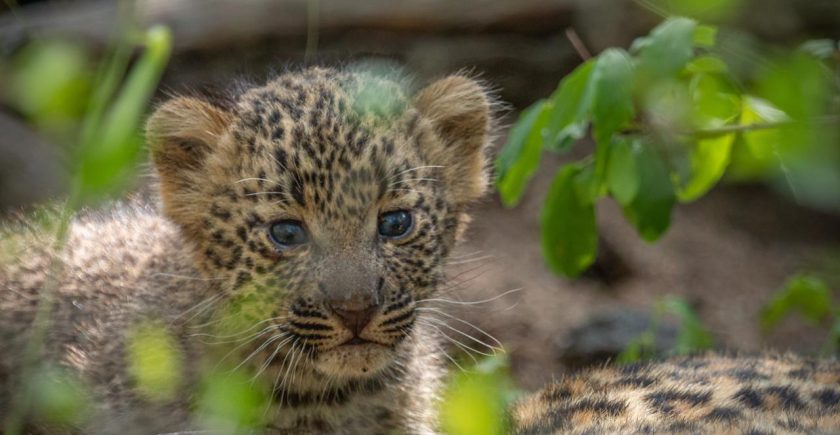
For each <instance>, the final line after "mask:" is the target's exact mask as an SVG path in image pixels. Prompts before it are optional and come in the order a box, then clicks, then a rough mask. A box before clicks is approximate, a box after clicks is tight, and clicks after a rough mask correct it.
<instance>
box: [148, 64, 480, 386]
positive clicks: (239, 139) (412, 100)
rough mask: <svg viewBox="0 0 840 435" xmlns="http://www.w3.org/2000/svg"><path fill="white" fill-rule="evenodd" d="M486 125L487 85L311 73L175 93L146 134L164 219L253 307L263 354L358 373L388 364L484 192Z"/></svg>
mask: <svg viewBox="0 0 840 435" xmlns="http://www.w3.org/2000/svg"><path fill="white" fill-rule="evenodd" d="M490 123H491V101H490V98H489V97H488V95H487V93H486V91H485V89H484V88H482V86H480V85H479V84H478V83H476V82H475V81H473V80H471V79H470V78H467V77H465V76H463V75H453V76H449V77H446V78H444V79H441V80H439V81H437V82H434V83H432V84H431V85H429V86H427V87H425V88H423V89H421V90H419V91H417V92H410V91H408V90H407V88H406V86H404V83H403V82H402V81H401V80H399V79H395V78H392V77H391V76H387V75H381V74H374V73H370V72H366V71H363V70H361V69H360V70H358V71H351V70H333V69H322V68H314V69H308V70H304V71H302V72H297V73H287V74H285V75H281V76H279V77H277V78H275V79H272V80H271V81H269V82H268V83H267V84H265V85H264V86H259V87H252V88H250V89H248V90H245V91H243V92H242V93H241V94H239V95H238V96H236V97H234V98H232V99H231V101H228V102H226V103H220V102H219V101H218V100H211V99H207V98H196V97H177V98H174V99H172V100H170V101H169V102H167V103H165V104H164V105H162V106H161V107H160V108H159V109H158V110H157V111H156V113H155V114H154V115H153V116H152V118H151V119H150V121H149V123H148V138H149V142H150V146H151V150H152V156H153V160H154V163H155V166H156V168H157V171H158V173H159V176H160V187H161V195H162V199H163V207H164V212H165V213H166V215H167V216H168V217H169V218H170V219H171V220H172V221H174V222H175V223H176V224H177V225H178V226H179V227H180V228H181V229H182V232H183V234H184V235H185V237H186V238H187V239H188V240H189V241H190V242H191V244H192V245H193V246H195V248H196V249H195V259H196V264H197V267H198V269H199V270H200V271H201V272H202V273H203V274H204V275H206V277H207V278H208V279H212V280H216V281H217V282H221V283H222V285H221V286H220V292H222V293H223V295H224V296H225V297H226V300H227V301H228V303H229V304H235V303H236V302H235V301H242V300H249V301H257V302H258V304H257V305H258V306H259V307H260V308H259V309H256V310H252V311H251V312H250V313H251V314H249V316H250V317H249V319H250V320H249V321H250V322H251V323H252V324H253V325H252V326H255V325H256V324H257V323H259V324H260V328H259V329H256V328H255V329H253V331H258V330H259V331H266V330H268V331H269V332H270V333H269V334H267V335H265V336H264V338H265V339H266V340H267V339H268V337H271V338H272V339H273V340H274V341H273V342H272V344H271V345H269V346H267V347H266V349H267V351H268V352H271V351H273V350H277V351H276V352H274V355H276V356H277V357H276V358H278V359H279V357H281V356H283V355H287V354H288V350H291V349H302V350H304V351H305V352H303V353H305V354H306V358H305V361H304V362H303V364H311V365H312V368H313V369H314V370H316V371H318V372H321V373H324V374H330V375H336V376H346V377H363V376H368V375H371V374H373V373H376V372H378V371H380V370H382V369H383V368H385V367H387V366H389V364H390V363H391V362H392V360H393V358H394V357H395V355H397V354H398V352H399V349H400V345H401V343H402V342H403V341H404V339H405V338H406V337H408V336H410V334H411V331H412V328H413V327H414V322H415V319H416V312H415V310H416V308H415V307H416V304H417V303H418V301H422V300H423V299H426V298H430V297H431V296H432V295H434V293H435V291H436V289H437V287H438V286H439V284H440V283H441V280H442V278H443V266H444V261H445V259H446V257H447V255H448V254H449V252H450V250H451V249H452V246H453V244H454V242H455V239H456V235H457V234H458V232H459V231H461V230H462V227H463V226H464V225H465V219H466V217H465V214H464V210H465V206H466V205H467V204H468V203H469V202H471V201H473V200H475V199H476V198H478V197H479V196H481V195H482V194H483V192H484V191H485V189H486V186H487V174H486V161H485V160H486V159H485V148H486V145H487V142H488V133H489V128H490ZM266 325H267V327H266V328H263V327H262V326H266ZM266 340H259V341H260V342H264V341H266Z"/></svg>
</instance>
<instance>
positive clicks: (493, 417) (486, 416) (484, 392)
mask: <svg viewBox="0 0 840 435" xmlns="http://www.w3.org/2000/svg"><path fill="white" fill-rule="evenodd" d="M509 390H510V386H509V381H508V375H507V364H506V363H505V361H504V359H502V358H499V357H490V358H487V359H485V360H482V361H480V362H479V363H478V364H476V367H475V368H473V369H471V370H465V371H460V372H458V373H456V374H455V376H454V377H453V379H452V381H451V382H450V383H449V385H448V386H447V388H446V391H445V392H444V396H443V401H442V402H441V410H440V419H441V427H442V429H443V432H444V433H446V434H452V435H472V434H475V435H484V434H488V435H493V434H498V435H502V434H506V433H509V431H508V418H507V414H506V409H507V405H508V401H509V400H508V399H509V394H508V392H509Z"/></svg>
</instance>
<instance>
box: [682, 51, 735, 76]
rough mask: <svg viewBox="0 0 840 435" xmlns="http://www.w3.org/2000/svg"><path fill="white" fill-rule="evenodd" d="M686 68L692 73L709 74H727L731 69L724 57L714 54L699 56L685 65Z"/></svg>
mask: <svg viewBox="0 0 840 435" xmlns="http://www.w3.org/2000/svg"><path fill="white" fill-rule="evenodd" d="M685 70H686V72H688V73H691V74H698V73H707V74H725V73H726V72H728V71H729V68H728V67H727V66H726V62H724V61H723V59H721V58H719V57H717V56H712V55H706V56H698V57H696V58H694V59H692V60H691V62H689V63H687V64H686V65H685Z"/></svg>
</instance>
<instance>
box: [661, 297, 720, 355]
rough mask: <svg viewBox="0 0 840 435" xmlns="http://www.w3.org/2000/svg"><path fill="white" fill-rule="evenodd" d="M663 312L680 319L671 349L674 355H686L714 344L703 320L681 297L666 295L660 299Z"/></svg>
mask: <svg viewBox="0 0 840 435" xmlns="http://www.w3.org/2000/svg"><path fill="white" fill-rule="evenodd" d="M661 303H662V305H663V309H664V311H665V312H668V313H671V314H673V315H675V316H677V317H678V318H679V319H680V331H679V333H678V334H677V343H676V345H675V346H674V349H672V352H673V353H674V354H676V355H688V354H691V353H696V352H697V351H700V350H705V349H710V348H711V347H712V345H713V344H714V341H713V340H712V334H711V333H709V331H708V330H707V329H706V328H705V327H704V326H703V322H701V321H700V318H699V317H697V314H696V313H695V312H694V310H693V309H692V308H691V306H690V305H689V304H688V302H686V301H685V300H684V299H683V298H680V297H677V296H668V297H666V298H665V299H664V300H662V301H661Z"/></svg>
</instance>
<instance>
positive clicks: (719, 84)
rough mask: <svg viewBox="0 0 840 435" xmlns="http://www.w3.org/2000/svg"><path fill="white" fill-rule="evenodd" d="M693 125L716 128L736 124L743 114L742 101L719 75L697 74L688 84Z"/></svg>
mask: <svg viewBox="0 0 840 435" xmlns="http://www.w3.org/2000/svg"><path fill="white" fill-rule="evenodd" d="M688 93H689V96H690V98H691V102H692V106H693V108H692V109H693V110H692V112H693V113H692V115H691V117H692V124H693V126H694V127H695V128H715V127H721V126H723V125H726V124H730V123H732V122H734V121H735V120H736V119H737V118H738V115H740V113H741V99H740V97H739V96H738V94H737V92H736V91H735V90H734V89H733V88H732V86H731V85H730V84H729V83H728V82H727V81H726V80H724V79H723V78H722V76H720V75H718V74H707V73H697V74H694V75H692V76H691V78H690V80H689V83H688Z"/></svg>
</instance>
